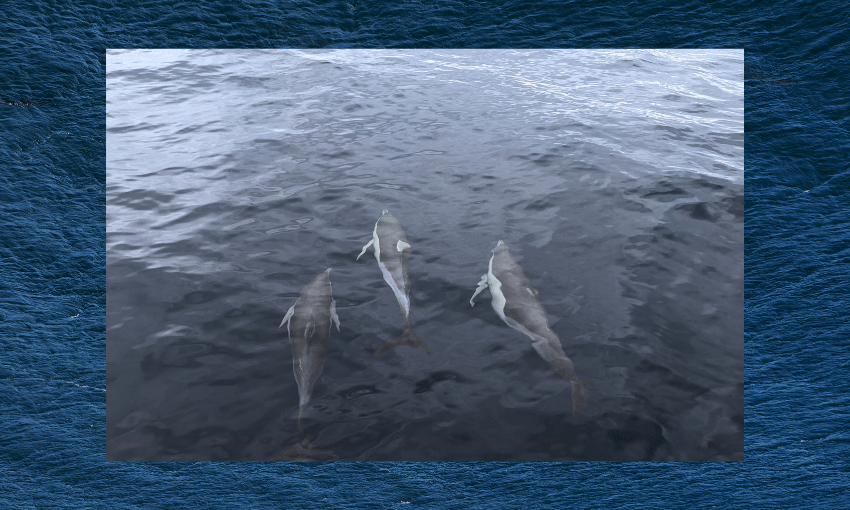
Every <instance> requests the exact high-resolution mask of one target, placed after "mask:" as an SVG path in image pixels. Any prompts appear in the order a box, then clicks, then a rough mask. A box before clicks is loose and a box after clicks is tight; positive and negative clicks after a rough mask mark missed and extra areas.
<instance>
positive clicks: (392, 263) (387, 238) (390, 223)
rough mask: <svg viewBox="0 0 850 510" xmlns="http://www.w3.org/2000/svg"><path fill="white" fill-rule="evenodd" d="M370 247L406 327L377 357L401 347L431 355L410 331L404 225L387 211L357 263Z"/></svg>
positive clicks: (426, 347)
mask: <svg viewBox="0 0 850 510" xmlns="http://www.w3.org/2000/svg"><path fill="white" fill-rule="evenodd" d="M370 246H372V247H373V250H374V251H375V259H377V261H378V267H379V268H381V273H382V274H383V275H384V280H385V281H386V282H387V283H388V284H389V286H390V288H391V289H393V294H395V298H396V301H398V306H399V307H400V308H401V314H402V315H403V316H404V327H405V329H404V333H402V334H401V335H400V336H397V337H395V338H392V339H390V340H389V341H388V342H387V343H385V344H384V345H382V346H381V348H380V349H378V351H377V352H376V353H375V355H377V356H383V355H384V354H386V353H388V352H390V351H391V350H393V349H395V348H396V347H398V346H400V345H407V346H410V347H415V348H417V349H422V350H423V351H425V352H427V353H429V354H430V353H431V349H430V348H429V347H428V344H427V343H425V340H423V339H422V337H420V336H419V335H418V334H417V333H416V332H415V331H413V330H412V329H410V318H409V316H410V280H409V279H408V278H407V264H408V262H409V261H410V243H408V242H407V237H405V235H404V230H403V229H402V228H401V224H400V223H399V222H398V220H397V219H395V216H393V215H392V214H390V213H389V211H387V210H386V209H384V211H383V212H382V213H381V217H380V218H378V222H377V223H375V230H374V231H373V233H372V240H371V241H369V242H368V243H366V246H364V247H363V251H361V252H360V255H358V256H357V259H356V260H360V257H362V256H363V254H364V253H366V249H367V248H368V247H370Z"/></svg>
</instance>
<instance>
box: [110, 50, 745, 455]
mask: <svg viewBox="0 0 850 510" xmlns="http://www.w3.org/2000/svg"><path fill="white" fill-rule="evenodd" d="M142 54H144V55H146V56H147V57H151V55H152V54H151V53H145V52H115V53H110V55H109V57H108V60H107V88H108V92H107V112H108V119H107V149H108V150H107V156H108V162H107V353H106V354H107V385H108V386H107V389H108V391H107V458H108V459H110V460H264V459H275V460H297V459H306V460H484V461H493V460H735V459H738V460H741V459H743V409H744V406H743V375H744V364H743V274H744V271H743V268H744V266H743V232H744V230H743V215H744V201H743V184H742V181H743V142H742V141H743V91H742V88H740V87H738V85H739V83H738V82H739V81H740V79H741V77H742V72H743V71H742V69H743V55H742V54H741V52H708V53H700V52H684V53H676V52H672V53H665V52H578V53H571V52H551V51H541V52H533V51H532V52H511V51H494V52H489V51H488V52H474V51H466V52H454V53H453V52H413V51H406V52H390V51H389V50H387V51H381V52H368V51H365V52H364V51H356V52H345V51H343V52H328V51H322V52H300V51H288V52H256V53H252V52H226V51H224V52H169V53H168V54H167V57H166V58H165V60H162V61H160V60H158V59H157V58H138V57H139V55H142ZM200 85H202V87H201V88H200V89H199V88H198V86H200ZM153 89H155V90H156V92H151V91H152V90H153ZM199 90H203V93H202V94H200V93H199V92H198V91H199ZM153 154H156V155H157V156H156V157H151V156H152V155H153ZM384 209H387V210H389V211H391V212H392V216H393V217H394V218H395V219H396V220H397V221H398V223H399V225H403V226H404V228H403V230H402V234H403V236H404V238H403V242H404V243H405V244H406V245H408V246H409V249H407V248H405V247H404V246H403V245H402V250H401V251H398V246H399V243H398V241H399V240H402V238H401V237H400V236H397V237H398V238H397V239H395V244H396V246H395V247H396V251H397V253H399V254H401V255H402V258H401V259H399V260H398V262H399V264H400V267H401V264H402V263H406V265H407V267H404V268H403V269H404V270H403V271H401V273H404V276H403V277H401V276H399V277H398V278H395V277H394V278H392V282H393V283H390V280H386V279H382V278H381V275H384V276H386V274H385V273H384V272H383V271H381V273H380V274H379V272H378V271H376V269H375V265H373V264H371V263H370V264H366V263H363V261H360V262H359V263H358V262H355V260H356V259H357V256H358V253H360V252H361V250H362V248H363V243H364V242H365V241H366V240H367V238H366V237H365V235H367V233H368V229H370V227H374V226H375V224H376V223H375V222H376V218H379V217H381V211H383V210H384ZM499 239H502V240H504V242H505V243H506V244H507V245H508V246H510V250H511V255H512V256H513V257H514V258H515V260H516V262H517V264H518V265H519V266H521V267H522V269H523V271H524V274H525V275H526V276H527V278H528V281H529V284H530V285H529V286H530V287H531V288H532V289H535V290H536V291H537V293H536V296H535V297H536V299H537V301H538V304H539V306H540V307H541V312H540V313H541V314H543V315H545V321H546V322H547V323H548V326H549V328H551V331H552V333H553V334H554V335H555V336H556V337H557V338H558V339H559V344H560V346H561V347H562V349H563V351H564V352H565V353H568V355H569V359H570V360H571V361H572V362H573V363H574V367H575V374H576V376H577V378H578V379H580V380H581V381H582V382H584V383H587V401H586V405H585V407H584V408H583V409H582V410H581V413H580V414H579V415H578V416H577V417H576V419H575V420H573V416H572V412H571V409H572V402H574V400H575V399H574V398H573V396H572V394H571V391H572V390H571V384H570V382H568V381H565V380H563V379H560V378H557V377H553V374H552V367H551V366H549V364H547V362H546V361H544V360H543V359H541V357H540V356H539V355H538V353H537V352H535V351H534V349H532V348H530V345H529V343H530V342H529V339H528V338H527V337H526V336H523V335H520V334H519V333H517V332H516V331H514V330H513V329H511V328H508V327H506V326H505V323H504V322H503V321H502V320H501V319H500V317H499V316H498V315H497V314H496V313H494V311H493V309H491V307H489V306H476V307H474V308H472V307H470V305H469V298H470V296H471V295H472V294H473V293H474V292H475V290H476V288H477V285H478V283H479V281H480V280H481V274H482V272H483V271H484V270H486V261H487V260H488V259H489V257H490V256H491V250H493V247H494V245H495V244H496V241H498V240H499ZM373 241H374V232H373ZM383 248H384V246H383V245H382V246H381V249H382V250H383ZM378 262H379V263H380V262H381V258H380V257H378ZM384 264H385V265H386V266H387V272H388V273H390V275H392V274H393V269H392V268H391V267H390V266H389V265H387V262H386V261H385V262H384ZM328 267H333V272H332V274H333V277H332V278H333V300H334V301H335V307H334V310H335V313H336V315H337V316H338V318H339V322H340V323H341V324H342V327H341V328H340V331H339V332H338V333H337V332H334V333H333V334H332V335H330V336H329V337H327V343H326V350H325V354H324V364H323V368H322V370H321V377H318V378H317V379H316V380H315V383H314V386H313V388H312V397H311V399H310V401H309V403H308V404H306V405H305V406H304V410H303V417H302V420H301V425H302V426H303V430H299V427H298V417H299V397H298V395H299V391H298V387H297V386H298V384H297V383H296V380H295V378H294V377H293V373H292V371H291V369H290V367H292V366H293V365H292V363H293V359H294V357H297V355H294V354H293V350H292V348H291V347H290V344H289V341H288V340H287V333H286V332H284V331H283V330H282V329H278V325H279V324H280V323H281V317H283V316H285V315H286V313H287V307H289V306H291V305H292V303H294V302H296V300H298V299H299V296H300V293H301V292H302V290H304V288H305V282H307V281H309V280H310V279H311V278H314V277H315V276H316V275H317V274H319V273H320V272H321V271H323V270H325V269H326V268H328ZM379 268H380V266H379ZM401 273H400V274H401ZM388 284H389V286H390V289H392V290H393V292H392V293H391V292H389V291H388ZM393 284H395V285H396V287H397V289H398V291H399V292H396V289H395V288H393ZM491 290H492V289H491ZM399 296H402V297H403V298H406V299H407V300H408V301H407V307H405V306H403V304H404V300H403V299H400V298H399ZM400 307H401V310H402V314H403V316H407V321H406V325H408V324H409V327H410V329H411V330H412V329H415V330H416V331H417V333H418V334H419V335H421V337H422V338H426V339H427V346H428V347H429V350H430V354H428V353H426V352H425V350H422V349H408V348H398V349H394V350H392V351H391V352H388V353H386V355H384V356H381V357H376V356H375V352H376V351H378V350H379V349H380V348H381V346H382V345H384V344H385V343H386V341H387V339H389V338H393V337H395V336H397V335H398V331H399V323H398V317H399V308H400ZM408 314H409V316H408ZM541 317H542V315H541ZM306 322H307V323H309V322H310V321H309V320H307V321H306ZM328 325H329V324H328ZM304 327H305V328H307V325H306V324H305V325H304Z"/></svg>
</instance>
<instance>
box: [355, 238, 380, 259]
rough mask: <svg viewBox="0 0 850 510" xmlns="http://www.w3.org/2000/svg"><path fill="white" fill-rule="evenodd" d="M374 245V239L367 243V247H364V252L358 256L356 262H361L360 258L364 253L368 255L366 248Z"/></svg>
mask: <svg viewBox="0 0 850 510" xmlns="http://www.w3.org/2000/svg"><path fill="white" fill-rule="evenodd" d="M374 243H375V238H374V237H373V238H372V239H371V240H370V241H369V242H368V243H366V246H364V247H363V251H361V252H360V255H358V256H357V258H356V259H354V260H355V261H357V260H360V257H362V256H363V254H364V253H366V248H368V247H370V246H372V244H374Z"/></svg>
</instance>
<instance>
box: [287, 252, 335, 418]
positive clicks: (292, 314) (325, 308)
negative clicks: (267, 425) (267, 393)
mask: <svg viewBox="0 0 850 510" xmlns="http://www.w3.org/2000/svg"><path fill="white" fill-rule="evenodd" d="M330 273H331V268H328V269H327V270H326V271H325V272H323V273H319V275H318V276H316V277H315V278H313V281H311V282H310V283H308V284H307V286H305V287H304V289H303V290H302V291H301V295H300V296H299V297H298V300H297V301H295V304H294V305H292V307H291V308H290V309H289V311H287V312H286V316H284V318H283V321H281V323H280V326H278V327H283V325H284V324H286V330H287V331H288V332H289V345H291V346H292V371H293V372H294V373H295V382H296V383H298V428H299V429H300V428H301V416H302V415H303V414H304V407H305V406H306V405H307V403H308V402H310V396H311V395H312V393H313V384H314V383H315V382H316V379H318V378H319V375H321V374H322V365H323V364H324V362H325V344H327V341H328V336H329V335H330V334H331V321H333V322H334V323H335V324H336V330H337V331H339V317H337V315H336V302H335V301H334V299H333V295H332V294H331V278H330Z"/></svg>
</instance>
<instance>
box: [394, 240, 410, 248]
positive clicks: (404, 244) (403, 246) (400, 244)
mask: <svg viewBox="0 0 850 510" xmlns="http://www.w3.org/2000/svg"><path fill="white" fill-rule="evenodd" d="M395 249H396V250H398V251H404V250H407V249H410V245H409V244H407V243H406V242H404V241H402V240H401V239H399V240H398V242H397V243H395Z"/></svg>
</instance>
